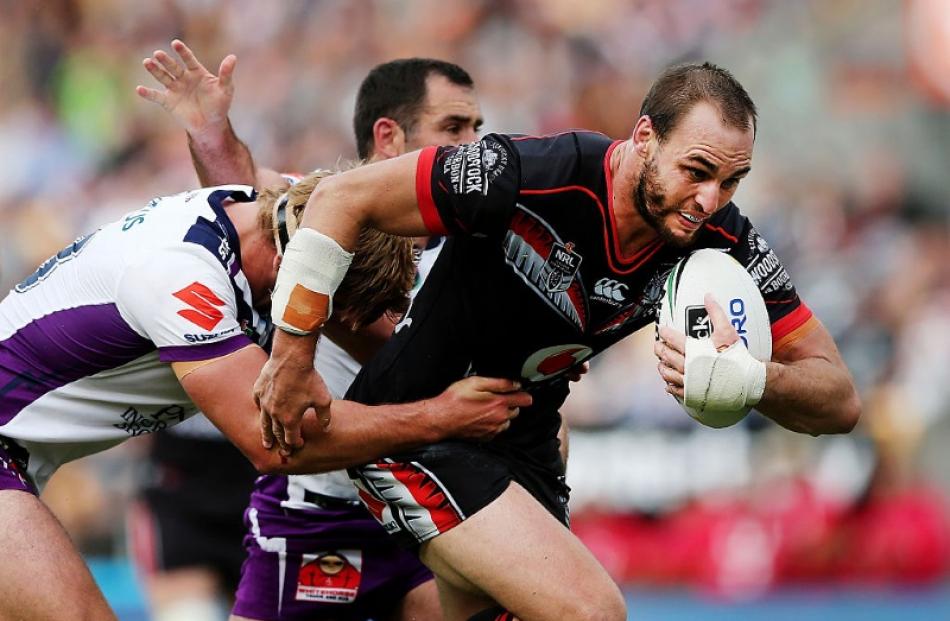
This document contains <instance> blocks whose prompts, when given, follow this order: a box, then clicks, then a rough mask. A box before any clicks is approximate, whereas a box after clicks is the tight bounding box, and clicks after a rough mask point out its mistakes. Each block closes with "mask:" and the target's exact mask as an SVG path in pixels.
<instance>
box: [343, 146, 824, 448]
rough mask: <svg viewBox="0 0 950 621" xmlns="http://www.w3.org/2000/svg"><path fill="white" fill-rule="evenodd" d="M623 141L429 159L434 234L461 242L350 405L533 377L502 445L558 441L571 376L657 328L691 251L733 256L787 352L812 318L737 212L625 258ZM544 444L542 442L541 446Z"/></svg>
mask: <svg viewBox="0 0 950 621" xmlns="http://www.w3.org/2000/svg"><path fill="white" fill-rule="evenodd" d="M617 144H619V142H615V141H611V140H610V139H609V138H607V137H606V136H603V135H601V134H597V133H592V132H582V131H578V132H568V133H563V134H558V135H554V136H545V137H533V136H505V135H498V134H490V135H487V136H485V137H484V138H483V139H482V140H481V141H479V142H477V143H472V144H468V145H462V146H457V147H430V148H427V149H424V150H423V151H422V152H421V154H420V158H419V164H418V168H417V173H416V192H417V196H418V198H419V205H420V210H421V212H422V215H423V219H424V221H425V222H426V225H427V226H428V228H430V229H431V230H432V232H433V233H444V234H448V235H450V237H449V239H448V241H447V242H446V244H445V247H444V248H443V250H442V253H441V255H440V256H439V258H438V259H437V261H436V263H435V266H434V267H433V269H432V272H431V273H430V274H429V277H428V279H427V281H426V283H425V285H424V286H423V288H422V290H421V291H420V292H419V294H418V296H417V297H416V299H415V301H414V303H413V306H412V308H411V309H410V311H409V313H408V315H407V317H406V319H404V321H403V323H402V324H400V326H398V327H397V332H396V334H395V335H394V337H393V338H392V340H391V341H390V342H389V343H388V344H387V345H386V346H384V348H383V350H382V351H381V352H380V354H379V355H378V356H377V357H376V358H375V359H373V360H372V361H371V362H370V363H369V364H368V365H367V366H365V367H364V368H363V371H362V373H361V374H360V375H359V377H357V379H356V381H355V382H354V384H353V387H352V388H351V390H350V396H351V397H352V398H354V399H355V400H357V401H363V402H366V403H385V402H405V401H411V400H415V399H420V398H426V397H430V396H433V395H436V394H438V393H439V392H441V391H442V390H443V389H444V388H445V387H446V386H448V385H449V384H450V383H451V382H453V381H455V380H457V379H460V378H462V377H464V376H466V375H468V374H478V375H485V376H493V377H508V378H515V379H519V380H521V381H522V382H523V383H525V384H526V385H528V386H529V388H530V389H531V391H532V393H533V395H534V399H535V401H534V404H533V405H532V407H530V408H526V409H524V410H523V411H522V413H521V415H520V416H519V417H518V418H516V419H515V421H514V423H513V425H512V427H511V429H509V431H507V432H506V433H504V434H502V435H501V436H499V438H498V441H501V442H507V443H517V444H524V443H529V442H531V441H532V440H537V439H538V438H539V437H551V436H553V434H554V433H556V430H557V427H558V424H559V420H558V417H557V415H556V411H557V408H558V407H559V406H560V404H561V403H562V402H563V400H564V399H565V398H566V396H567V392H568V388H567V382H566V381H565V380H564V379H563V374H564V373H565V372H566V371H567V370H568V369H569V368H571V367H573V366H575V365H576V364H577V363H579V362H582V361H584V360H586V359H588V358H590V357H591V356H594V355H596V354H598V353H599V352H601V351H603V350H604V349H606V348H607V347H609V346H610V345H611V344H613V343H615V342H617V341H618V340H620V339H622V338H623V337H625V336H627V335H628V334H630V333H632V332H634V331H636V330H638V329H640V328H642V327H644V326H646V325H648V324H650V323H652V322H654V321H655V320H656V317H657V313H658V307H659V302H660V298H661V294H662V284H663V281H664V278H665V276H666V274H667V273H668V272H669V270H670V269H671V268H672V266H673V265H674V264H675V263H676V262H677V261H678V260H679V259H680V258H682V257H683V256H684V255H686V254H687V253H688V252H689V251H690V250H692V249H695V248H703V247H711V248H720V249H723V250H726V251H728V252H729V253H730V254H732V255H733V256H734V257H735V258H736V259H737V260H739V261H740V262H741V263H742V264H743V265H745V266H746V269H747V270H748V271H749V272H750V274H752V277H753V278H754V279H755V282H756V283H757V284H758V285H759V287H760V290H761V291H762V294H763V296H764V298H765V301H766V306H767V308H768V310H769V316H770V318H771V321H772V332H773V341H774V343H775V344H776V348H777V347H778V346H781V344H782V342H783V339H784V340H785V341H787V339H788V338H794V333H801V332H802V331H803V330H804V328H805V324H806V323H808V322H809V320H810V319H811V312H810V311H809V310H808V308H807V307H806V306H805V305H804V304H802V302H801V301H800V300H799V297H798V295H797V294H796V292H795V288H794V287H793V285H792V283H791V281H790V279H789V276H788V273H787V272H786V270H785V268H784V267H783V266H782V264H781V263H780V262H779V260H778V258H777V257H776V256H775V254H774V253H773V252H772V250H771V249H770V248H769V246H768V244H767V243H766V242H765V240H764V239H762V238H761V237H760V236H759V235H758V233H756V231H755V229H754V228H752V226H751V224H750V223H749V221H748V220H747V219H746V218H745V217H744V216H742V215H741V214H740V213H739V210H738V209H737V208H736V206H735V205H734V204H732V203H730V204H728V205H727V206H725V207H724V208H722V209H721V210H719V211H718V212H717V213H716V214H715V215H714V216H713V217H712V218H710V220H709V221H708V222H707V223H706V224H705V225H704V228H703V230H701V231H700V233H699V235H698V237H697V239H696V243H695V244H694V246H692V248H689V249H684V248H677V247H673V246H671V245H666V244H664V243H663V242H662V241H660V240H659V239H657V240H656V241H654V242H653V243H651V244H649V245H647V246H646V247H645V248H643V249H641V250H640V251H638V252H637V253H636V254H633V255H629V256H628V255H624V254H623V253H622V251H621V249H620V242H619V239H618V235H617V229H616V223H615V218H614V213H613V204H612V188H611V186H612V179H611V173H610V170H609V161H610V155H611V153H612V151H613V149H614V148H615V147H616V146H617ZM539 434H540V436H539Z"/></svg>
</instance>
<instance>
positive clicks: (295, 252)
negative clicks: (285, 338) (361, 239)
mask: <svg viewBox="0 0 950 621" xmlns="http://www.w3.org/2000/svg"><path fill="white" fill-rule="evenodd" d="M352 261H353V253H352V252H347V251H346V250H344V249H343V248H342V247H341V246H340V244H338V243H337V242H336V240H334V239H332V238H330V237H327V236H326V235H324V234H323V233H320V232H319V231H315V230H314V229H310V228H301V229H299V230H297V232H296V233H295V234H294V236H293V237H291V238H290V242H289V243H288V244H287V247H286V248H284V255H283V261H282V262H281V265H280V270H278V272H277V283H276V284H275V286H274V293H273V295H272V297H271V318H272V320H273V322H274V325H276V326H277V327H278V328H280V329H281V330H284V331H285V332H289V333H291V334H298V335H305V334H310V333H311V332H313V331H314V330H317V329H319V328H320V326H322V325H323V324H324V322H326V320H327V319H328V318H329V317H330V314H331V313H332V312H333V294H334V293H336V289H337V287H339V286H340V283H341V282H343V277H344V276H346V271H347V270H348V269H349V267H350V262H352Z"/></svg>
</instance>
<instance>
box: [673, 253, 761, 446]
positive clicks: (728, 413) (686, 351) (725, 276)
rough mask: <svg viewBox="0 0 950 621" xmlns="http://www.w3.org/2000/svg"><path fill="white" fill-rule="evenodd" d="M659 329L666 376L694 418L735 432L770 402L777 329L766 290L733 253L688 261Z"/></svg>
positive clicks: (677, 273)
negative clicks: (769, 366)
mask: <svg viewBox="0 0 950 621" xmlns="http://www.w3.org/2000/svg"><path fill="white" fill-rule="evenodd" d="M657 324H658V332H657V336H658V340H657V345H656V349H655V351H656V354H657V357H658V358H659V359H660V367H659V368H660V374H661V375H662V376H663V378H664V380H666V382H667V384H668V385H669V391H670V392H671V393H672V394H673V395H674V396H675V397H676V398H677V400H678V401H679V402H680V403H681V404H682V405H683V409H684V410H686V412H687V413H688V414H689V415H690V416H692V417H693V418H694V419H696V420H698V421H699V422H701V423H703V424H704V425H707V426H710V427H727V426H729V425H733V424H735V423H737V422H738V421H740V420H741V419H742V418H744V417H745V415H746V414H747V413H748V412H749V410H750V409H751V407H752V406H754V405H755V404H756V403H758V402H759V400H760V399H761V398H762V394H763V392H764V390H765V375H766V369H765V362H766V361H768V360H769V359H770V358H771V356H772V332H771V324H770V321H769V316H768V312H767V311H766V308H765V302H764V300H763V299H762V294H761V293H760V292H759V289H758V287H757V286H756V285H755V282H754V281H753V280H752V277H751V276H749V274H748V272H746V270H745V268H744V267H743V266H742V265H741V264H739V262H738V261H736V260H735V259H733V258H732V257H731V256H730V255H729V254H727V253H725V252H721V251H718V250H712V249H703V250H698V251H696V252H694V253H693V254H691V255H690V256H688V257H686V258H684V259H682V260H681V261H680V262H679V263H678V264H677V265H676V266H675V267H674V268H673V270H672V271H671V272H670V275H669V277H668V278H667V281H666V287H665V291H664V295H663V300H662V302H661V306H660V316H659V319H658V321H657Z"/></svg>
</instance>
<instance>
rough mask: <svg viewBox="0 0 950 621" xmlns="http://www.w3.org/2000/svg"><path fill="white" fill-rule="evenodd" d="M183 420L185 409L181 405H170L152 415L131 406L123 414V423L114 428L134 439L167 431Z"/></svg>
mask: <svg viewBox="0 0 950 621" xmlns="http://www.w3.org/2000/svg"><path fill="white" fill-rule="evenodd" d="M183 420H185V408H184V407H182V406H180V405H168V406H165V407H163V408H162V409H160V410H158V411H156V412H153V413H151V414H142V413H141V412H139V411H138V410H137V409H135V408H134V407H132V406H131V405H130V406H129V407H128V408H126V410H125V412H123V413H122V421H123V422H121V423H115V424H114V425H112V426H113V427H115V428H116V429H121V430H122V431H124V432H126V433H128V434H129V435H130V436H132V437H133V438H134V437H135V436H140V435H142V434H145V433H152V432H154V431H161V430H162V429H167V428H168V427H170V426H172V425H174V424H176V423H180V422H181V421H183Z"/></svg>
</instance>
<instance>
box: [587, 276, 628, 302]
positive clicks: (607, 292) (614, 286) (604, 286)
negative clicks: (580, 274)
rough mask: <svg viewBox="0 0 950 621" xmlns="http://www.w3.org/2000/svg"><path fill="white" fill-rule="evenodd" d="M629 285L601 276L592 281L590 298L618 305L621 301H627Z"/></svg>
mask: <svg viewBox="0 0 950 621" xmlns="http://www.w3.org/2000/svg"><path fill="white" fill-rule="evenodd" d="M628 289H629V287H628V286H627V285H625V284H623V283H622V282H619V281H616V280H614V279H613V278H601V279H600V280H598V281H597V282H596V283H594V295H592V296H591V299H592V300H597V301H598V302H605V303H607V304H610V305H611V306H620V305H621V303H622V302H626V301H627V290H628Z"/></svg>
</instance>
